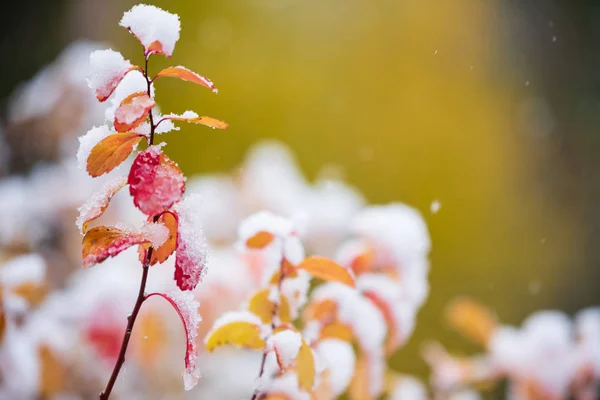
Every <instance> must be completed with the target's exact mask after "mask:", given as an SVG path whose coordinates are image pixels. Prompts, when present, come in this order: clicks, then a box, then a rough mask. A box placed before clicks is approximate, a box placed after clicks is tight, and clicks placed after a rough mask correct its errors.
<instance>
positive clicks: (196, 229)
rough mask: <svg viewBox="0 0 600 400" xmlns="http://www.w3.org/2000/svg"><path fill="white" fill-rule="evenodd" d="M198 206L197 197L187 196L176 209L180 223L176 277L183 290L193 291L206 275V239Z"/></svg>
mask: <svg viewBox="0 0 600 400" xmlns="http://www.w3.org/2000/svg"><path fill="white" fill-rule="evenodd" d="M197 204H198V200H197V196H186V197H185V198H184V199H183V201H181V202H179V203H177V204H176V205H175V207H174V209H175V212H176V213H177V217H178V223H179V225H178V228H177V250H176V258H175V276H174V277H175V282H176V283H177V286H178V287H179V288H180V289H181V290H193V289H194V288H195V287H196V285H198V282H200V280H202V278H203V277H204V274H205V273H206V265H207V258H208V256H207V251H206V238H205V237H204V233H203V232H202V220H201V214H200V213H199V212H198V209H197Z"/></svg>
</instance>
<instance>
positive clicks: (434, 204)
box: [429, 200, 442, 214]
mask: <svg viewBox="0 0 600 400" xmlns="http://www.w3.org/2000/svg"><path fill="white" fill-rule="evenodd" d="M440 208H442V203H440V201H439V200H433V201H432V202H431V205H430V206H429V211H431V213H432V214H437V212H438V211H440Z"/></svg>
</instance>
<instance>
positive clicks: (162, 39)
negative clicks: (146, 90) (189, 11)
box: [119, 4, 181, 57]
mask: <svg viewBox="0 0 600 400" xmlns="http://www.w3.org/2000/svg"><path fill="white" fill-rule="evenodd" d="M119 25H121V26H122V27H123V28H126V29H129V31H130V32H131V33H133V34H134V35H135V37H136V38H137V39H138V40H139V41H140V42H141V43H142V45H143V46H144V54H145V55H146V57H148V56H150V55H151V54H164V55H165V56H167V57H171V55H172V54H173V50H174V48H175V43H176V42H177V40H179V31H180V30H181V23H180V22H179V16H178V15H177V14H171V13H169V12H167V11H164V10H162V9H160V8H158V7H155V6H149V5H146V4H138V5H136V6H133V8H131V10H129V11H127V12H125V14H123V18H122V19H121V22H120V23H119Z"/></svg>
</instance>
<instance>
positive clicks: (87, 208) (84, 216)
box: [76, 177, 127, 233]
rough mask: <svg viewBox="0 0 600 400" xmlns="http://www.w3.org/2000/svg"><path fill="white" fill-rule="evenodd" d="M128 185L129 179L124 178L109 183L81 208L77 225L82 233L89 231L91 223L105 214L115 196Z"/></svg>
mask: <svg viewBox="0 0 600 400" xmlns="http://www.w3.org/2000/svg"><path fill="white" fill-rule="evenodd" d="M126 184H127V179H125V178H124V177H120V178H117V179H116V180H112V181H109V182H107V183H106V184H105V185H104V187H103V188H102V189H101V190H100V191H99V192H96V193H94V194H92V196H91V197H89V198H88V200H87V201H86V202H85V204H84V205H82V206H81V207H79V217H77V221H76V224H77V226H78V227H79V230H80V231H81V233H85V232H86V231H87V228H88V225H89V223H90V222H91V221H93V220H95V219H96V218H99V217H100V216H102V214H104V211H106V208H107V207H108V205H109V203H110V200H111V199H112V198H113V196H114V195H115V194H116V193H117V192H118V191H119V190H121V189H122V188H123V187H124V186H125V185H126Z"/></svg>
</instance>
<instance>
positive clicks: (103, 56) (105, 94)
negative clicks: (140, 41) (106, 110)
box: [88, 49, 136, 102]
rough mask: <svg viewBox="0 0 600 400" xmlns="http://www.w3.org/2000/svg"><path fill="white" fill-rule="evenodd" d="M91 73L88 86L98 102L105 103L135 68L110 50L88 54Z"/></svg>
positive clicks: (119, 54) (117, 53)
mask: <svg viewBox="0 0 600 400" xmlns="http://www.w3.org/2000/svg"><path fill="white" fill-rule="evenodd" d="M90 66H91V73H90V76H89V78H88V86H89V87H90V89H92V90H94V92H95V93H96V98H97V99H98V100H99V101H101V102H102V101H105V100H106V99H108V98H109V97H110V95H111V94H112V92H113V91H114V90H115V88H116V87H117V86H118V85H119V82H121V79H123V77H124V76H125V75H127V73H128V72H129V71H131V70H133V69H135V68H136V67H134V66H133V65H131V63H130V62H129V61H128V60H125V59H124V58H123V56H122V55H121V53H119V52H116V51H114V50H112V49H107V50H96V51H94V52H93V53H92V54H90Z"/></svg>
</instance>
